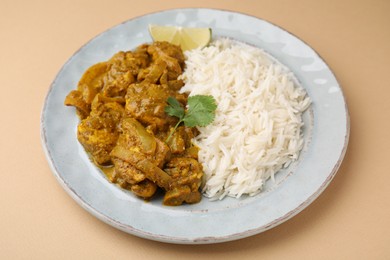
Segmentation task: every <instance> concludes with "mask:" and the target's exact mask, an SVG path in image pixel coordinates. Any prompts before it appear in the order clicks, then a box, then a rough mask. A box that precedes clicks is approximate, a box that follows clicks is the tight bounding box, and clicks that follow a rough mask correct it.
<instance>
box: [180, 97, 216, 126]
mask: <svg viewBox="0 0 390 260" xmlns="http://www.w3.org/2000/svg"><path fill="white" fill-rule="evenodd" d="M215 109H217V104H216V103H215V99H214V98H213V97H212V96H203V95H195V96H191V97H189V98H188V110H187V114H186V115H185V117H184V118H183V122H184V124H185V125H186V126H188V127H194V126H206V125H208V124H210V123H211V122H213V121H214V118H215V113H214V111H215Z"/></svg>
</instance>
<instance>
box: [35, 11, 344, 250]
mask: <svg viewBox="0 0 390 260" xmlns="http://www.w3.org/2000/svg"><path fill="white" fill-rule="evenodd" d="M151 23H153V24H160V25H177V26H189V27H211V28H212V30H213V35H214V36H226V37H231V38H234V39H237V40H240V41H243V42H246V43H249V44H252V45H255V46H258V47H259V48H262V49H264V50H265V51H267V52H268V53H270V54H271V55H272V56H273V57H275V58H276V59H277V60H279V61H280V62H281V63H282V64H284V65H286V66H287V67H288V68H290V69H291V70H292V71H293V72H294V74H295V76H296V77H297V79H298V81H299V82H300V83H301V85H302V86H303V87H304V88H305V89H306V90H307V92H308V94H309V96H310V98H311V100H312V102H313V104H312V106H311V109H310V110H309V111H307V112H305V115H304V121H305V128H304V137H305V147H304V151H303V152H302V153H301V156H300V160H299V161H298V162H297V163H295V164H294V165H292V166H291V167H290V168H288V169H287V170H285V171H282V172H280V173H278V174H277V175H276V180H275V182H272V181H269V182H268V183H267V185H266V187H265V190H264V192H262V193H261V194H259V195H257V196H254V197H245V198H241V199H238V200H237V199H232V198H226V199H224V200H222V201H214V202H211V201H209V200H208V199H207V198H204V199H202V201H201V202H200V203H198V204H195V205H183V206H179V207H167V206H163V205H162V203H161V200H153V201H151V202H144V201H143V200H141V199H139V198H136V197H135V196H134V195H132V194H131V193H130V192H127V191H124V190H122V189H120V188H118V187H117V186H115V185H113V184H111V183H109V182H108V181H107V180H106V178H105V176H104V174H103V173H102V172H100V171H99V169H97V168H96V167H95V166H94V165H93V164H92V163H91V162H90V160H89V159H88V157H87V155H86V153H85V151H84V150H83V148H82V146H81V145H80V144H79V143H78V141H77V139H76V126H77V124H78V121H79V120H78V118H77V116H76V115H75V111H74V109H73V108H69V107H65V106H64V105H63V101H64V98H65V96H66V95H67V94H68V93H69V92H70V91H71V90H72V89H74V88H76V86H77V82H78V80H79V79H80V77H81V76H82V74H83V72H84V71H85V70H86V69H87V68H88V67H89V66H91V65H93V64H94V63H97V62H100V61H104V60H107V59H109V58H110V57H111V56H112V55H113V54H114V53H116V52H118V51H120V50H131V49H134V48H135V47H136V46H138V45H140V44H142V43H145V42H151V38H150V36H149V33H148V25H149V24H151ZM41 134H42V143H43V147H44V149H45V152H46V156H47V159H48V161H49V164H50V166H51V168H52V170H53V172H54V175H55V176H56V177H57V179H58V181H59V182H60V183H61V185H62V186H63V187H64V189H65V190H66V191H67V192H68V193H69V194H70V195H71V196H72V197H73V198H74V199H75V200H76V201H77V202H78V203H79V204H80V205H81V206H82V207H83V208H85V209H86V210H88V211H89V212H90V213H92V214H93V215H94V216H96V217H97V218H99V219H101V220H102V221H104V222H106V223H108V224H110V225H112V226H114V227H116V228H118V229H120V230H123V231H125V232H128V233H130V234H133V235H136V236H140V237H143V238H147V239H152V240H158V241H163V242H170V243H183V244H202V243H203V244H205V243H217V242H223V241H230V240H236V239H240V238H244V237H248V236H251V235H254V234H258V233H260V232H263V231H265V230H267V229H270V228H272V227H274V226H276V225H278V224H280V223H282V222H284V221H286V220H288V219H289V218H291V217H292V216H294V215H296V214H297V213H299V212H300V211H301V210H303V209H304V208H305V207H307V206H308V205H309V204H310V203H311V202H313V200H314V199H315V198H317V197H318V196H319V195H320V193H321V192H322V191H323V190H324V189H325V188H326V186H327V185H328V184H329V182H330V181H331V180H332V178H333V177H334V175H335V173H336V171H337V169H338V167H339V165H340V163H341V161H342V159H343V157H344V154H345V151H346V148H347V143H348V137H349V116H348V111H347V107H346V103H345V99H344V96H343V93H342V90H341V88H340V86H339V84H338V82H337V80H336V78H335V76H334V75H333V73H332V72H331V70H330V69H329V67H328V66H327V65H326V64H325V62H324V61H323V60H322V59H321V58H320V57H319V56H318V54H316V52H315V51H314V50H313V49H312V48H310V47H309V46H308V45H307V44H305V43H304V42H302V41H301V40H300V39H298V38H297V37H295V36H293V35H292V34H290V33H288V32H286V31H285V30H283V29H281V28H280V27H277V26H275V25H273V24H271V23H269V22H267V21H264V20H261V19H259V18H256V17H252V16H248V15H245V14H240V13H235V12H230V11H223V10H212V9H176V10H168V11H163V12H158V13H153V14H148V15H144V16H142V17H138V18H134V19H131V20H129V21H126V22H124V23H122V24H120V25H117V26H115V27H113V28H111V29H109V30H107V31H105V32H103V33H102V34H100V35H98V36H97V37H95V38H94V39H92V40H91V41H90V42H88V43H87V44H86V45H84V46H83V47H82V48H81V49H80V50H78V51H77V52H76V53H75V54H74V55H73V56H72V57H71V58H70V59H69V60H68V61H67V62H66V64H65V65H64V66H63V67H62V69H61V71H60V72H59V73H58V75H57V76H56V78H55V80H54V82H53V84H52V85H51V87H50V90H49V93H48V94H47V98H46V100H45V104H44V108H43V111H42V117H41Z"/></svg>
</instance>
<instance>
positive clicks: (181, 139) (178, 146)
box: [168, 126, 196, 155]
mask: <svg viewBox="0 0 390 260" xmlns="http://www.w3.org/2000/svg"><path fill="white" fill-rule="evenodd" d="M170 131H174V128H173V127H171V129H170ZM195 131H196V130H195V128H190V127H186V126H179V127H178V128H177V129H176V130H175V132H174V133H173V135H172V137H171V138H170V140H169V142H168V146H169V148H170V149H171V152H172V154H175V155H177V154H182V153H184V152H185V150H186V149H188V148H190V147H192V142H191V139H192V138H194V137H195V135H196V132H195Z"/></svg>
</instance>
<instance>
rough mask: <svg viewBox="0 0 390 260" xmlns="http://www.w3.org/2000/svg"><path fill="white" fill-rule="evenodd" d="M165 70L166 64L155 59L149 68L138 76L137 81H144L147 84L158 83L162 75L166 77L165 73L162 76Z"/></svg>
mask: <svg viewBox="0 0 390 260" xmlns="http://www.w3.org/2000/svg"><path fill="white" fill-rule="evenodd" d="M166 68H167V63H166V62H165V61H164V60H163V59H157V60H156V61H155V62H153V63H152V65H151V66H150V67H148V68H146V69H145V70H143V71H142V73H139V74H138V78H137V80H138V81H141V80H144V82H147V83H158V82H159V80H160V78H161V77H162V75H167V73H166V74H164V72H167V70H166Z"/></svg>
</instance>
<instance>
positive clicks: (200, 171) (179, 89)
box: [65, 25, 311, 205]
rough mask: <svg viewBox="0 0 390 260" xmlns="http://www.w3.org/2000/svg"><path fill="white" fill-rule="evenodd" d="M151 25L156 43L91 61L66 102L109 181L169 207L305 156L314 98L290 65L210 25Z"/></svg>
mask: <svg viewBox="0 0 390 260" xmlns="http://www.w3.org/2000/svg"><path fill="white" fill-rule="evenodd" d="M149 30H150V33H151V36H152V37H153V39H154V40H155V41H154V42H153V43H152V44H142V45H140V46H139V47H138V48H137V49H136V50H134V51H127V52H123V51H121V52H118V53H117V54H115V55H114V56H113V57H112V58H111V59H110V60H108V61H106V62H100V63H97V64H95V65H93V66H91V67H90V68H89V69H88V70H87V71H86V72H85V73H84V75H83V76H82V78H81V79H80V81H79V84H78V86H77V89H75V90H72V91H71V92H70V93H69V94H68V96H67V97H66V99H65V105H69V106H74V107H76V111H77V114H78V115H79V117H80V119H81V122H80V124H79V125H78V128H77V138H78V140H79V142H80V143H81V144H82V145H83V146H84V148H85V150H86V151H87V152H88V153H89V154H90V155H91V158H92V160H93V161H94V162H95V163H96V164H97V165H98V166H99V167H101V168H102V169H103V170H104V171H105V172H106V173H107V176H108V177H109V179H110V181H111V182H113V183H116V184H118V185H119V186H120V187H122V188H125V189H128V190H131V191H132V192H133V193H134V194H136V195H137V196H139V197H142V198H146V199H150V198H151V197H152V196H153V195H154V194H156V192H157V191H158V190H163V191H164V192H165V194H164V198H163V203H164V204H165V205H181V204H182V203H197V202H199V201H200V200H201V192H203V194H204V195H205V196H207V197H209V198H212V199H222V198H224V197H226V196H231V197H236V198H240V197H241V196H242V195H249V196H253V195H255V194H257V193H259V192H261V191H262V189H263V187H264V184H265V182H266V181H267V180H268V179H270V178H271V179H274V175H275V174H276V173H277V172H278V171H280V170H281V169H283V168H286V167H288V166H289V165H290V164H291V163H292V162H294V161H296V160H297V159H298V156H299V154H300V152H301V150H302V148H303V145H304V139H303V133H302V128H303V126H304V122H303V118H302V116H303V113H304V111H305V110H306V109H307V108H308V107H309V106H310V103H311V101H310V98H309V97H308V95H307V93H306V92H305V90H304V89H303V88H302V87H300V86H299V84H297V82H296V80H295V79H294V76H293V74H292V72H291V71H289V70H288V69H287V68H286V67H284V66H283V65H281V64H280V63H278V62H277V61H276V60H274V59H273V58H272V57H271V56H269V55H268V54H267V53H265V52H264V51H263V50H261V49H258V48H256V47H253V46H250V45H247V44H245V43H242V42H238V41H234V40H231V39H227V38H219V39H215V40H213V41H211V42H210V40H211V30H210V29H208V28H179V27H166V26H154V25H152V26H150V27H149ZM158 40H164V41H158ZM206 45H207V46H206ZM179 46H181V48H180V47H179ZM201 47H203V48H201ZM182 49H184V50H187V51H185V52H184V53H183V51H182ZM217 104H218V106H217ZM200 189H201V192H200Z"/></svg>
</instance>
